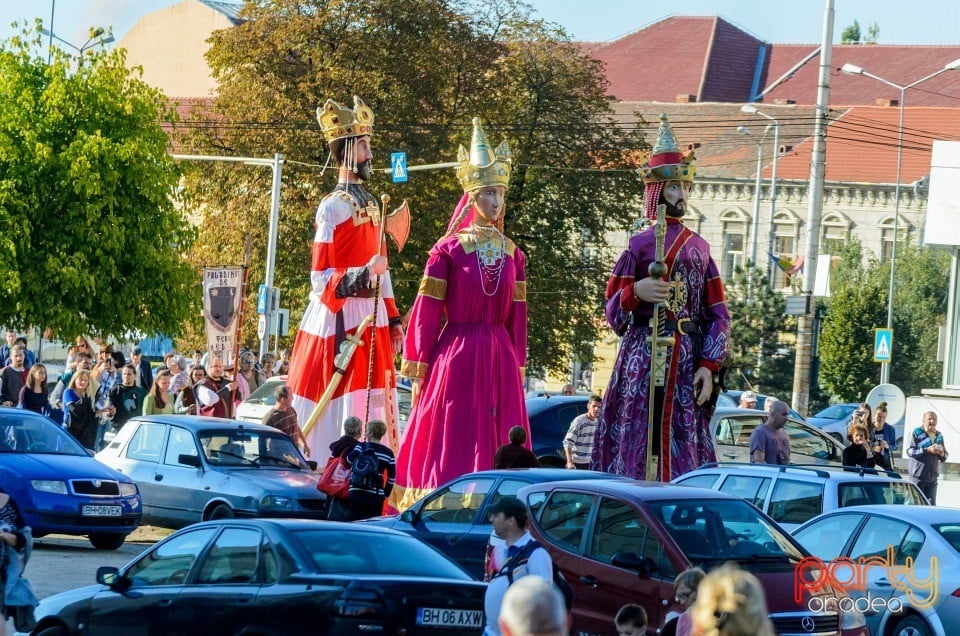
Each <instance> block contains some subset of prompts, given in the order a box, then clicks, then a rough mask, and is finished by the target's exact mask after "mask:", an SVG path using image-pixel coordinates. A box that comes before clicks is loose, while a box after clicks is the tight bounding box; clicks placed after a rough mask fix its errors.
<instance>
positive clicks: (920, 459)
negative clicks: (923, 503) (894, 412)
mask: <svg viewBox="0 0 960 636" xmlns="http://www.w3.org/2000/svg"><path fill="white" fill-rule="evenodd" d="M907 455H908V456H909V457H910V462H909V466H908V470H909V472H910V479H911V481H913V483H915V484H916V485H917V486H918V487H919V488H920V490H921V492H923V494H924V495H926V496H927V499H929V500H930V505H931V506H935V505H937V480H938V479H939V478H940V464H941V463H943V462H945V461H947V455H948V453H947V449H946V447H945V446H944V445H943V435H942V434H941V433H940V431H938V430H937V414H936V413H934V412H933V411H927V412H926V413H924V414H923V426H918V427H917V428H915V429H913V433H911V434H910V445H909V446H908V447H907Z"/></svg>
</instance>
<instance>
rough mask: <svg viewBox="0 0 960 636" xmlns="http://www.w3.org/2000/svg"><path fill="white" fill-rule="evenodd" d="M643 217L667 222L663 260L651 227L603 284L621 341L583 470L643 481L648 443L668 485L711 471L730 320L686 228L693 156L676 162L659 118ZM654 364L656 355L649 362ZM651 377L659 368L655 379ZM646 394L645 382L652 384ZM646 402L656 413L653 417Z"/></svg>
mask: <svg viewBox="0 0 960 636" xmlns="http://www.w3.org/2000/svg"><path fill="white" fill-rule="evenodd" d="M640 173H641V177H642V178H643V181H644V184H645V190H644V212H645V214H646V215H647V217H648V218H651V219H654V218H656V215H657V213H658V209H659V210H660V211H661V216H665V218H662V219H660V220H661V222H665V224H666V226H665V233H664V237H663V239H662V246H661V247H662V258H661V259H657V258H656V256H657V245H656V243H657V241H656V232H655V231H654V229H653V228H652V227H648V228H646V229H644V230H643V231H641V232H640V233H639V234H637V235H635V236H633V237H632V238H631V239H630V243H629V245H628V247H627V249H626V251H624V252H623V254H622V255H621V256H620V259H619V260H618V261H617V264H616V265H615V266H614V269H613V274H612V275H611V276H610V280H609V282H608V283H607V291H606V299H607V306H606V313H607V320H608V321H609V323H610V326H611V327H613V329H614V331H615V332H616V333H617V335H619V336H621V337H622V342H621V345H620V349H619V352H618V354H617V359H616V362H615V364H614V368H613V374H612V375H611V377H610V384H609V385H608V387H607V390H606V392H605V393H604V397H603V406H602V408H601V410H600V417H599V423H598V426H597V433H596V438H595V439H596V441H595V443H594V450H593V458H592V461H591V463H590V467H591V468H592V469H594V470H602V471H606V472H611V473H616V474H618V475H626V476H628V477H632V478H635V479H645V478H650V475H648V473H647V448H648V447H647V436H648V431H649V432H652V433H653V435H652V439H651V451H652V454H653V455H656V456H658V459H659V467H658V470H657V471H655V472H654V473H653V476H652V478H654V479H660V480H663V481H669V480H670V479H672V478H674V477H677V476H678V475H682V474H683V473H685V472H687V471H690V470H693V469H694V468H696V467H697V466H700V465H701V464H703V463H705V462H709V461H716V449H715V448H714V444H713V440H712V437H711V435H710V416H711V412H712V408H711V404H710V398H711V393H712V391H713V381H714V380H713V375H714V373H716V372H718V371H719V369H720V366H721V364H722V362H723V359H724V357H725V356H726V354H727V341H728V337H729V333H730V314H729V312H728V311H727V305H726V302H725V300H724V294H723V283H722V281H721V280H720V273H719V271H718V269H717V266H716V263H715V262H714V260H713V258H712V257H711V256H710V246H709V245H708V244H707V242H706V241H704V240H703V238H701V237H700V236H699V235H698V234H697V233H696V232H694V231H692V230H690V229H689V228H687V227H686V226H684V224H683V221H682V219H683V216H684V214H685V213H686V211H687V204H686V197H687V193H688V192H689V189H690V187H691V186H692V183H693V179H694V176H695V174H696V162H695V158H694V156H693V153H692V152H690V153H688V154H684V153H681V152H680V149H679V147H678V145H677V141H676V137H674V134H673V130H672V129H671V128H670V124H669V122H668V121H667V117H666V115H661V117H660V129H659V132H658V134H657V139H656V142H655V144H654V147H653V149H652V151H651V153H650V156H649V157H648V159H647V162H646V163H645V164H644V165H643V167H642V168H641V170H640ZM655 260H658V261H660V262H663V263H664V264H665V265H666V276H664V277H663V278H658V277H654V276H651V275H650V274H649V273H648V268H649V266H650V263H651V262H653V261H655ZM655 306H659V307H661V310H660V320H659V325H660V331H659V333H658V335H659V336H663V338H658V339H657V340H658V341H660V342H661V343H662V342H664V341H666V342H672V343H673V344H672V345H669V346H665V345H663V344H660V345H659V347H660V350H659V353H660V354H661V355H660V360H661V363H660V364H659V365H651V337H650V336H651V333H652V331H653V328H652V326H651V317H652V316H653V315H654V307H655ZM656 354H657V350H656V348H654V355H656ZM651 367H659V368H658V369H652V368H651ZM653 371H657V372H658V373H659V374H660V375H659V377H660V380H659V381H657V382H656V384H657V386H656V387H655V390H654V391H652V392H651V388H650V382H651V379H653V378H655V377H657V375H658V373H654V372H653ZM651 397H653V402H654V413H653V415H652V416H651V415H650V408H651Z"/></svg>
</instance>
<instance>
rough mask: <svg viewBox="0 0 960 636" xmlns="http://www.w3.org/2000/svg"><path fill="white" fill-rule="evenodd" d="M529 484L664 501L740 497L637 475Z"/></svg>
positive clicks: (544, 487)
mask: <svg viewBox="0 0 960 636" xmlns="http://www.w3.org/2000/svg"><path fill="white" fill-rule="evenodd" d="M526 488H533V489H556V488H579V489H581V490H589V491H590V492H595V493H598V494H601V495H611V496H620V497H623V496H627V497H628V498H636V499H641V500H643V501H663V500H673V499H677V500H679V499H739V497H734V496H733V495H728V494H727V493H725V492H721V491H719V490H708V489H706V488H697V487H694V486H681V485H677V484H671V483H669V482H667V483H663V482H659V481H638V480H636V479H598V480H595V481H594V480H591V481H589V482H587V483H584V482H583V481H574V480H569V479H568V480H564V481H555V482H547V483H541V484H531V485H530V486H526V487H525V489H526Z"/></svg>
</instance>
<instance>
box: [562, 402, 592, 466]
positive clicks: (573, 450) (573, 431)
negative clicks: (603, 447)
mask: <svg viewBox="0 0 960 636" xmlns="http://www.w3.org/2000/svg"><path fill="white" fill-rule="evenodd" d="M600 402H601V400H600V397H599V396H597V395H591V396H590V399H589V400H588V401H587V412H586V413H584V414H583V415H578V416H577V417H575V418H574V419H573V421H572V422H570V430H568V431H567V434H566V436H565V437H564V438H563V450H564V452H565V453H566V454H567V468H577V469H580V470H587V469H588V468H589V467H590V456H591V455H593V437H594V434H595V433H596V431H597V416H598V415H600Z"/></svg>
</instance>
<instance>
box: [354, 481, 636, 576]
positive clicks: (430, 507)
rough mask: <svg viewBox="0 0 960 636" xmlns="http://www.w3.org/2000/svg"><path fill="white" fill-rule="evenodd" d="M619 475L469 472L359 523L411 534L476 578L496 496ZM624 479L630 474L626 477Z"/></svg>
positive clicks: (485, 547) (479, 574) (485, 550)
mask: <svg viewBox="0 0 960 636" xmlns="http://www.w3.org/2000/svg"><path fill="white" fill-rule="evenodd" d="M562 479H566V480H574V479H576V480H581V479H617V477H616V476H614V475H610V474H609V473H599V472H593V471H590V470H569V469H566V468H513V469H508V470H485V471H480V472H476V473H469V474H467V475H463V476H462V477H458V478H457V479H454V480H452V481H450V482H447V483H446V484H444V485H442V486H440V487H439V488H437V489H436V490H434V491H433V492H432V493H430V494H429V495H427V496H425V497H424V498H423V499H421V500H419V501H418V502H416V503H415V504H413V505H412V506H410V507H409V508H408V509H407V510H406V511H404V512H403V514H401V515H398V516H392V517H377V518H375V519H368V520H364V521H361V522H358V523H359V524H364V525H367V524H370V525H377V526H383V527H387V528H393V529H394V530H400V531H402V532H406V533H408V534H411V535H413V536H415V537H417V538H418V539H420V540H421V541H423V542H425V543H429V544H430V545H432V546H433V547H435V548H436V549H438V550H440V551H441V552H443V553H444V554H445V555H447V556H448V557H449V558H450V559H451V560H452V561H454V562H456V563H458V564H460V565H461V566H463V568H464V569H465V570H467V571H468V572H469V573H470V574H472V575H474V576H475V577H477V578H478V579H479V578H482V577H483V564H484V559H485V558H486V555H487V544H488V542H489V541H490V536H491V533H492V532H493V526H492V525H491V524H490V518H489V517H490V514H489V513H488V512H487V510H489V509H490V506H492V505H493V503H494V502H495V501H497V500H498V499H500V498H501V497H506V496H509V495H513V496H516V494H517V491H519V490H520V489H521V488H522V487H524V486H528V485H530V484H539V483H542V482H547V481H557V480H562ZM620 479H626V478H625V477H623V478H620Z"/></svg>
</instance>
